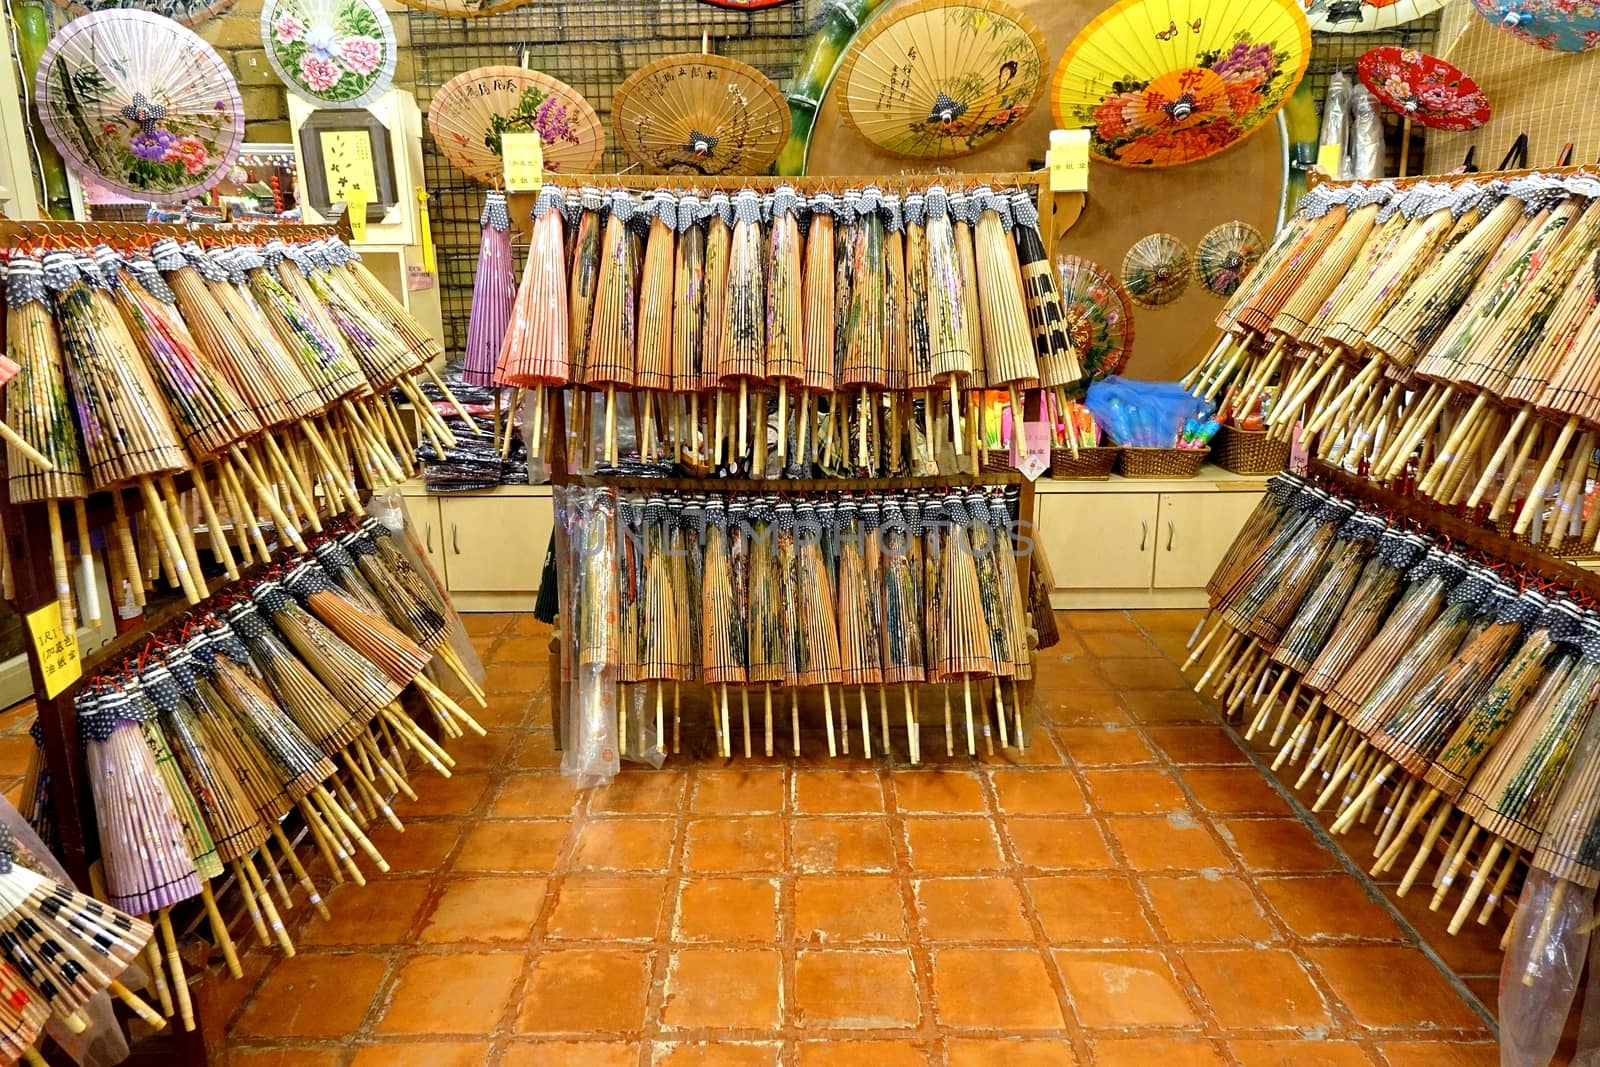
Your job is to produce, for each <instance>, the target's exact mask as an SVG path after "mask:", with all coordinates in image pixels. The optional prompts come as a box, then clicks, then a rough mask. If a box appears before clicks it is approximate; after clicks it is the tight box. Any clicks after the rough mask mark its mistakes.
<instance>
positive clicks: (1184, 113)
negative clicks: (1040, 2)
mask: <svg viewBox="0 0 1600 1067" xmlns="http://www.w3.org/2000/svg"><path fill="white" fill-rule="evenodd" d="M1180 19H1181V20H1182V21H1181V22H1180V21H1179V20H1180ZM1310 58H1311V29H1310V27H1309V26H1308V25H1307V24H1306V17H1305V14H1304V13H1303V12H1302V11H1301V9H1300V4H1299V3H1298V2H1297V0H1245V2H1242V3H1238V4H1233V5H1230V6H1228V7H1226V8H1223V9H1221V10H1217V9H1214V8H1210V7H1208V6H1206V5H1202V4H1195V5H1193V6H1192V7H1191V6H1187V5H1185V6H1176V5H1173V4H1171V3H1169V2H1168V0H1119V2H1118V3H1117V4H1115V5H1114V6H1112V7H1111V8H1108V9H1107V10H1106V11H1103V12H1101V14H1100V15H1098V16H1097V17H1096V18H1095V19H1094V20H1093V21H1092V22H1090V23H1089V25H1088V26H1086V27H1084V29H1083V30H1082V31H1081V32H1080V33H1079V34H1078V36H1077V37H1076V38H1074V39H1073V41H1072V43H1071V44H1070V45H1068V46H1067V50H1066V52H1065V54H1063V55H1062V57H1061V62H1060V63H1059V64H1058V65H1057V67H1056V73H1055V78H1054V80H1053V81H1052V83H1051V87H1050V109H1051V114H1052V115H1053V116H1054V117H1055V124H1056V125H1057V126H1058V127H1063V128H1065V127H1086V128H1088V130H1089V138H1090V140H1089V143H1090V150H1091V151H1092V152H1093V154H1094V156H1095V158H1096V159H1100V160H1102V161H1104V162H1106V163H1115V164H1117V165H1118V166H1123V167H1175V166H1180V165H1182V164H1184V163H1193V162H1194V161H1195V160H1198V159H1205V158H1206V157H1208V156H1212V155H1215V154H1216V153H1218V152H1221V151H1223V150H1224V149H1226V148H1231V147H1233V146H1234V145H1236V144H1238V143H1239V142H1240V141H1242V140H1244V139H1245V138H1246V137H1248V136H1250V135H1251V134H1252V133H1254V132H1255V131H1256V130H1258V129H1260V128H1262V127H1263V126H1265V125H1266V124H1267V123H1268V121H1269V120H1270V119H1271V118H1272V116H1273V115H1275V114H1277V112H1278V109H1279V108H1280V107H1282V106H1283V104H1284V102H1285V101H1287V100H1288V99H1289V94H1291V93H1293V92H1294V89H1295V86H1296V85H1299V84H1300V79H1301V77H1302V76H1303V75H1304V74H1305V71H1306V64H1307V63H1308V62H1309V60H1310Z"/></svg>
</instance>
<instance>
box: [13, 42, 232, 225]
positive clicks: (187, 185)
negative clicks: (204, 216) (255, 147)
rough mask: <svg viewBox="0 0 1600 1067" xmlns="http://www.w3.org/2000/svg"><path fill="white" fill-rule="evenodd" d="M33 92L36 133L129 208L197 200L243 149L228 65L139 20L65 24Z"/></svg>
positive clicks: (201, 45) (208, 50) (204, 47)
mask: <svg viewBox="0 0 1600 1067" xmlns="http://www.w3.org/2000/svg"><path fill="white" fill-rule="evenodd" d="M33 88H34V95H35V97H36V99H37V101H38V107H39V117H40V118H41V119H42V120H43V121H44V128H45V132H46V133H47V134H48V135H49V137H50V141H51V143H52V144H54V145H55V146H56V148H57V149H59V150H60V152H61V154H62V155H64V156H66V157H67V160H68V161H69V162H70V163H71V164H72V166H73V169H75V170H78V171H83V172H87V173H90V174H93V175H94V176H95V177H96V178H97V179H99V180H100V181H101V182H103V183H105V184H106V185H107V186H109V187H110V188H112V189H114V190H116V191H117V192H120V193H126V194H128V195H129V196H132V197H134V198H136V199H139V200H153V201H155V202H157V203H177V202H179V201H182V200H186V199H188V198H189V197H191V196H196V195H198V194H200V193H203V192H205V191H206V190H207V189H209V188H211V187H212V186H213V185H215V184H216V183H217V182H219V181H221V180H222V178H223V176H224V175H225V174H227V172H228V169H229V168H230V167H232V166H233V161H234V160H235V159H237V158H238V155H239V145H240V143H241V142H242V141H243V140H244V105H243V103H242V102H241V101H240V99H239V87H238V85H237V84H236V83H235V82H234V80H233V74H232V72H231V71H230V70H229V69H228V64H227V63H226V62H225V61H224V60H223V58H222V57H221V56H219V55H218V54H217V53H216V51H215V50H214V49H213V48H212V47H211V46H210V45H208V44H206V43H205V42H204V41H202V40H201V39H200V38H199V36H198V35H196V34H195V33H194V31H193V30H189V29H185V28H184V27H182V26H180V25H178V24H177V23H176V22H173V21H172V20H171V19H166V18H162V17H161V16H160V15H152V14H150V13H149V12H148V11H123V10H114V11H100V12H96V13H94V14H91V15H84V16H83V17H81V18H77V19H74V20H72V21H71V22H69V23H68V24H67V25H66V26H65V27H63V28H62V30H61V31H60V32H59V33H57V34H56V36H55V37H54V39H52V40H51V42H50V46H49V47H48V48H46V49H45V53H44V56H43V58H41V59H40V61H39V70H38V73H37V74H36V75H35V77H34V85H33Z"/></svg>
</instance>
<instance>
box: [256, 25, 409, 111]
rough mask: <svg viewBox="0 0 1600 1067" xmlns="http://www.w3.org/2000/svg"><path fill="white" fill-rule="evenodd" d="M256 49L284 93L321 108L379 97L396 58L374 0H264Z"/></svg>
mask: <svg viewBox="0 0 1600 1067" xmlns="http://www.w3.org/2000/svg"><path fill="white" fill-rule="evenodd" d="M261 46H262V48H264V49H266V53H267V62H268V63H270V64H272V69H273V70H275V71H277V73H278V77H279V78H281V79H283V83H284V84H285V85H287V86H288V87H289V89H290V91H291V92H293V93H294V94H295V95H296V96H301V97H304V98H305V99H307V100H309V101H311V102H312V103H313V104H318V105H320V106H322V107H361V106H363V105H365V104H370V103H371V102H372V101H374V100H376V99H377V98H378V97H380V96H382V95H383V94H384V93H385V92H386V91H388V88H389V85H390V83H391V82H393V80H394V64H395V59H396V58H397V56H398V54H399V49H398V47H397V45H396V43H395V36H394V23H393V22H392V21H391V20H390V19H389V13H388V12H386V11H385V10H384V9H383V5H382V4H381V3H379V2H378V0H266V3H265V4H263V5H262V7H261Z"/></svg>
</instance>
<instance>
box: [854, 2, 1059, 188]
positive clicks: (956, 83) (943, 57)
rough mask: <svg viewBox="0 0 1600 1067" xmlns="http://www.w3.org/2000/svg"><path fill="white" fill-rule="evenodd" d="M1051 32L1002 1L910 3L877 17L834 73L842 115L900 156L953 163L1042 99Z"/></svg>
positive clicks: (1008, 127) (1002, 131)
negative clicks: (1047, 36) (1046, 35)
mask: <svg viewBox="0 0 1600 1067" xmlns="http://www.w3.org/2000/svg"><path fill="white" fill-rule="evenodd" d="M1048 59H1049V52H1048V51H1046V49H1045V41H1044V34H1042V33H1041V32H1039V27H1038V26H1036V25H1034V22H1033V20H1032V19H1030V18H1029V17H1028V16H1026V15H1024V14H1023V13H1022V12H1020V11H1018V10H1016V9H1015V8H1013V7H1012V6H1011V5H1009V4H1006V3H1003V2H1002V0H913V2H912V3H909V4H898V5H894V6H893V10H892V11H889V12H887V13H886V14H884V15H883V16H881V17H879V18H877V19H875V20H873V21H872V22H871V23H869V24H868V26H867V29H866V31H865V32H863V33H862V34H861V36H860V37H859V38H858V39H857V40H856V42H855V43H854V44H853V45H852V46H851V49H850V52H849V54H848V55H846V56H845V58H844V63H843V65H842V66H841V67H840V70H839V73H838V75H837V83H838V85H840V86H842V87H843V95H842V96H841V97H840V103H839V114H840V117H842V118H843V119H844V122H845V125H847V126H849V127H850V128H851V129H852V130H854V131H855V132H856V133H858V134H860V135H861V136H862V137H864V138H866V139H867V140H868V141H870V142H872V143H873V144H874V145H876V146H878V147H879V148H882V149H883V150H884V151H886V152H891V153H893V154H894V155H897V156H905V157H908V158H912V159H950V158H953V157H955V156H964V155H966V154H968V153H969V152H976V151H978V150H979V149H981V148H985V147H987V146H988V145H990V144H991V143H993V142H994V141H995V140H996V139H998V138H999V137H1001V136H1003V135H1005V134H1007V133H1009V132H1010V131H1011V130H1013V129H1015V128H1016V127H1017V126H1018V125H1019V124H1020V123H1021V122H1022V120H1023V118H1024V117H1025V116H1026V115H1027V114H1028V112H1029V111H1030V110H1031V109H1032V108H1033V105H1034V104H1036V103H1037V102H1038V100H1039V97H1040V96H1041V95H1043V93H1044V69H1045V63H1046V62H1047V61H1048Z"/></svg>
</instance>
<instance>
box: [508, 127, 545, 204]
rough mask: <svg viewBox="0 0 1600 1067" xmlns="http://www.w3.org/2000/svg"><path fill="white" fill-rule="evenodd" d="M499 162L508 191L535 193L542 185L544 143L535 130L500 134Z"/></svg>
mask: <svg viewBox="0 0 1600 1067" xmlns="http://www.w3.org/2000/svg"><path fill="white" fill-rule="evenodd" d="M500 162H501V163H502V164H503V165H504V166H505V176H506V190H507V191H508V192H513V193H537V192H538V191H539V189H540V187H541V186H543V185H544V144H543V143H542V142H541V141H540V140H539V134H538V133H537V132H536V131H529V132H526V133H523V132H518V133H503V134H501V135H500Z"/></svg>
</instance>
